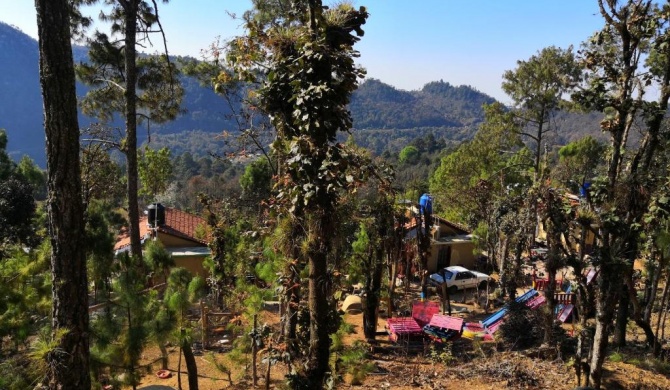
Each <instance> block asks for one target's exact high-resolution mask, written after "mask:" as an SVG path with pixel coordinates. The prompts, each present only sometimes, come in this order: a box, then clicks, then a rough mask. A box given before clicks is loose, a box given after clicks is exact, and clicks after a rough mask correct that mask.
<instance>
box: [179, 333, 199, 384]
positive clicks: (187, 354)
mask: <svg viewBox="0 0 670 390" xmlns="http://www.w3.org/2000/svg"><path fill="white" fill-rule="evenodd" d="M181 350H182V351H183V352H184V362H186V373H187V375H188V390H198V365H197V364H196V362H195V356H194V355H193V350H192V349H191V344H190V343H189V342H188V340H184V341H183V342H182V345H181ZM180 368H181V367H180Z"/></svg>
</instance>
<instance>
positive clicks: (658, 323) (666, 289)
mask: <svg viewBox="0 0 670 390" xmlns="http://www.w3.org/2000/svg"><path fill="white" fill-rule="evenodd" d="M669 279H670V278H668V277H666V278H665V287H663V294H662V295H661V306H660V307H661V309H660V311H659V312H658V317H657V318H656V334H657V335H658V334H659V330H660V329H661V317H663V315H664V313H666V312H667V305H668V292H669V291H670V280H669ZM664 336H665V334H661V339H663V338H664ZM656 343H658V337H657V338H656ZM657 348H658V346H656V345H654V351H656V349H657Z"/></svg>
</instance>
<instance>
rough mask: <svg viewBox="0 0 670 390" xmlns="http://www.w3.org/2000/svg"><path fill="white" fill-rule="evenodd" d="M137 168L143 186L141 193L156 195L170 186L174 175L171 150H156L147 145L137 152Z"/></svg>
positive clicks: (149, 195)
mask: <svg viewBox="0 0 670 390" xmlns="http://www.w3.org/2000/svg"><path fill="white" fill-rule="evenodd" d="M137 170H138V174H139V177H140V182H141V183H142V187H141V189H140V191H139V192H140V194H141V195H146V196H148V197H156V196H158V195H160V194H162V193H163V192H165V191H166V190H167V188H168V184H169V182H170V178H171V176H172V160H171V156H170V150H169V149H168V148H165V147H164V148H161V149H159V150H154V149H151V148H149V147H145V148H144V151H143V152H140V153H138V154H137Z"/></svg>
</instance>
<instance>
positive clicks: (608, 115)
mask: <svg viewBox="0 0 670 390" xmlns="http://www.w3.org/2000/svg"><path fill="white" fill-rule="evenodd" d="M598 4H599V8H600V13H601V15H602V17H603V19H604V20H605V26H604V27H603V28H602V29H601V30H600V31H598V32H596V33H595V34H594V35H593V37H592V38H591V39H590V40H589V41H587V42H586V43H585V44H584V48H583V49H582V50H581V56H580V61H581V63H582V65H583V66H584V67H585V68H586V75H585V81H586V83H585V85H584V88H582V89H580V91H579V92H578V93H576V94H575V95H574V98H575V99H576V100H577V101H578V102H579V103H580V104H582V105H583V106H585V107H586V108H588V109H590V110H598V111H601V112H603V113H604V114H605V118H604V119H603V121H602V122H601V127H602V129H603V131H605V132H606V133H607V134H608V135H609V138H610V152H611V154H610V155H609V156H608V158H607V163H606V176H604V177H602V178H601V179H600V180H598V181H597V183H596V185H595V188H593V189H592V191H591V199H592V202H593V205H594V206H595V207H594V208H593V210H594V211H595V216H596V218H595V221H596V223H597V224H598V225H599V227H600V231H599V233H600V234H599V237H598V243H597V247H596V256H597V257H596V258H597V265H598V266H599V268H600V272H599V274H598V275H599V276H598V287H597V291H596V329H595V336H594V341H593V343H594V345H593V354H592V360H591V364H590V379H591V380H592V382H593V386H594V387H596V388H599V387H600V386H601V384H602V365H603V362H604V359H605V354H606V348H607V345H608V336H609V329H610V324H611V323H612V320H613V318H614V313H615V309H616V307H617V306H616V305H617V303H619V307H618V309H619V314H623V315H619V316H617V327H621V329H620V331H619V334H621V335H625V331H623V330H625V326H626V324H627V322H628V321H627V318H628V316H627V314H626V312H625V310H627V308H628V305H629V304H628V302H629V301H630V302H631V303H632V304H633V308H634V312H633V313H632V317H633V319H634V320H635V323H636V324H637V325H638V326H640V327H641V328H642V330H643V331H644V333H645V336H646V338H647V341H648V343H649V344H650V345H654V344H655V343H656V342H655V338H656V335H655V334H654V332H653V329H652V328H651V326H650V324H649V323H648V322H646V321H644V318H643V316H642V313H641V310H640V305H639V302H638V301H637V294H636V291H635V288H634V284H633V282H632V276H631V275H632V270H633V263H634V260H635V259H636V258H637V257H638V256H639V255H640V245H639V243H640V237H641V234H642V222H643V216H644V214H645V212H646V210H648V208H649V202H650V201H651V199H652V198H651V197H650V194H652V193H654V190H653V189H654V188H655V187H656V186H658V184H659V181H658V177H657V175H656V174H655V172H656V168H657V167H656V166H655V162H656V159H655V157H656V156H657V155H658V152H659V147H660V146H661V143H660V142H659V141H660V140H661V139H662V137H663V136H664V132H665V130H664V127H663V126H662V123H663V119H664V118H665V116H666V112H667V109H668V101H669V100H670V45H668V42H669V40H670V29H669V28H668V27H669V26H670V25H669V24H668V23H669V22H668V19H667V18H666V15H667V12H668V10H669V5H668V4H662V5H657V4H655V3H654V2H653V1H648V0H627V1H625V2H620V1H615V0H598ZM651 86H654V89H655V90H656V91H660V92H659V94H658V96H657V98H656V99H655V100H654V101H652V100H648V99H645V98H646V96H645V94H646V92H647V91H648V88H649V87H651ZM639 119H641V120H639ZM638 125H639V129H640V131H641V134H642V137H643V138H642V142H641V143H640V145H639V148H637V149H635V148H634V147H633V148H631V146H632V145H630V144H629V142H628V141H629V136H630V134H631V131H632V129H633V128H634V127H636V126H638ZM622 279H623V280H624V281H625V283H626V290H625V292H626V293H627V294H626V295H627V297H625V298H623V297H624V296H625V295H624V294H622V292H624V289H623V288H622V285H621V284H622V283H621V281H622ZM618 341H625V338H624V339H623V340H618Z"/></svg>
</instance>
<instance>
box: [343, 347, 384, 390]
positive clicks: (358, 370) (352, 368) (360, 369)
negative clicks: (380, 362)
mask: <svg viewBox="0 0 670 390" xmlns="http://www.w3.org/2000/svg"><path fill="white" fill-rule="evenodd" d="M367 359H368V354H367V347H366V344H365V343H363V342H361V341H356V342H354V344H353V345H352V346H350V347H347V348H345V349H344V350H343V351H342V352H341V353H340V354H339V364H338V365H339V366H340V368H341V370H342V372H344V373H345V374H347V375H348V376H349V378H348V381H349V384H352V385H356V384H361V383H363V381H364V380H365V377H366V376H367V375H368V374H369V373H370V372H372V371H374V370H375V364H374V363H372V362H369V361H367Z"/></svg>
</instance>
